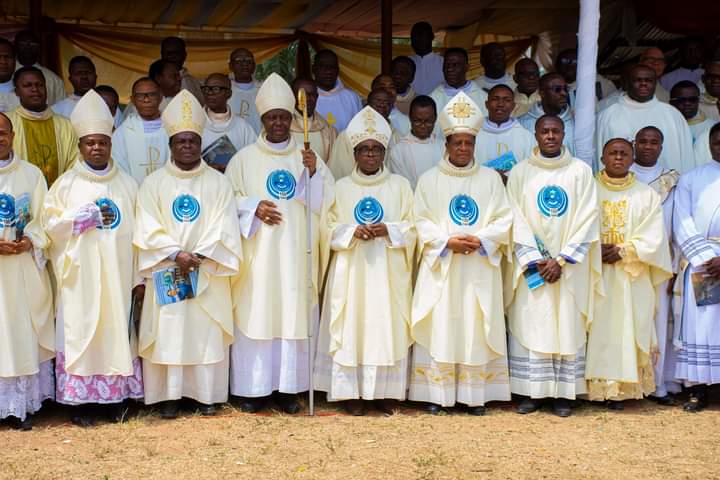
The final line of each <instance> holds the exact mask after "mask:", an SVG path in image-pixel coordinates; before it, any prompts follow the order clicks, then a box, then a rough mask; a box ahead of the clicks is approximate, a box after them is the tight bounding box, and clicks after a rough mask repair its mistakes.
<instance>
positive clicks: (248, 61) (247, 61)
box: [230, 58, 255, 65]
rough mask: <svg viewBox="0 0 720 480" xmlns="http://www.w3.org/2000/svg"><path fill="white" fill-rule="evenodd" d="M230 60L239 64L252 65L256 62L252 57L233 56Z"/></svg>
mask: <svg viewBox="0 0 720 480" xmlns="http://www.w3.org/2000/svg"><path fill="white" fill-rule="evenodd" d="M230 61H231V62H232V63H235V64H237V65H252V64H253V63H255V60H253V59H252V58H233V59H231V60H230Z"/></svg>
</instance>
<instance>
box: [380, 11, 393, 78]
mask: <svg viewBox="0 0 720 480" xmlns="http://www.w3.org/2000/svg"><path fill="white" fill-rule="evenodd" d="M380 4H381V5H380V8H381V10H380V16H381V17H380V18H381V21H380V23H381V32H380V35H381V37H380V38H381V47H380V52H381V54H382V73H384V74H388V75H389V74H390V63H391V62H392V41H393V28H392V25H393V23H392V0H380Z"/></svg>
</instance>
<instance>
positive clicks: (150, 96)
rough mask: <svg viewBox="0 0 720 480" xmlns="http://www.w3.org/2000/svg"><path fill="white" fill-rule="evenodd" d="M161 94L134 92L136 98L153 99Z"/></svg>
mask: <svg viewBox="0 0 720 480" xmlns="http://www.w3.org/2000/svg"><path fill="white" fill-rule="evenodd" d="M159 96H160V92H136V93H133V98H136V99H138V100H152V99H154V98H158V97H159Z"/></svg>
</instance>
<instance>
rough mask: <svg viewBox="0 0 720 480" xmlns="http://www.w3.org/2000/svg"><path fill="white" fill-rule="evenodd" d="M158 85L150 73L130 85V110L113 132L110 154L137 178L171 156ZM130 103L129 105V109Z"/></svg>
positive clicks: (142, 178)
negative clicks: (162, 117)
mask: <svg viewBox="0 0 720 480" xmlns="http://www.w3.org/2000/svg"><path fill="white" fill-rule="evenodd" d="M161 100H162V93H161V92H160V86H159V85H158V84H157V83H156V82H155V81H154V80H152V79H150V78H149V77H143V78H141V79H139V80H137V81H136V82H135V83H134V84H133V87H132V97H131V98H130V101H131V102H132V105H131V106H132V107H133V110H134V111H133V112H132V113H130V114H129V115H128V116H127V117H126V119H125V121H123V123H121V124H120V126H119V127H118V129H117V130H115V133H113V136H112V157H113V159H114V160H115V161H116V162H117V164H118V166H119V167H120V168H122V169H123V170H125V171H126V172H127V173H129V174H130V175H132V177H133V178H134V179H135V180H136V181H137V182H138V183H142V181H143V180H145V177H147V176H148V175H150V174H151V173H152V172H154V171H155V170H157V169H158V168H160V167H161V166H163V165H164V164H165V162H166V161H167V159H168V158H169V156H170V147H169V145H168V136H167V133H165V130H164V129H163V128H162V121H161V120H160V101H161ZM129 109H130V107H128V110H129Z"/></svg>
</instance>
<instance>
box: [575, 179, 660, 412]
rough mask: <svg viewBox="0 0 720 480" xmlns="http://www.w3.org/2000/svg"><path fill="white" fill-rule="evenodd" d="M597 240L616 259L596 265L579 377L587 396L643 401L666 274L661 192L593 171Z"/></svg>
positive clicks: (650, 386) (650, 384)
mask: <svg viewBox="0 0 720 480" xmlns="http://www.w3.org/2000/svg"><path fill="white" fill-rule="evenodd" d="M597 189H598V206H599V208H600V232H601V234H600V235H601V237H600V238H601V243H605V244H613V245H618V246H620V248H621V256H622V257H623V258H622V260H620V261H619V262H617V263H614V264H608V263H605V264H603V269H602V271H603V272H602V273H603V284H604V290H605V295H598V296H596V298H595V307H594V308H595V314H594V316H593V322H592V324H591V325H590V329H589V332H588V342H587V358H586V367H585V377H586V378H587V379H588V397H589V398H590V400H606V399H612V400H624V399H628V398H642V397H643V395H648V394H650V393H652V392H653V391H655V381H654V377H653V364H652V358H651V357H652V353H653V352H654V351H656V350H657V349H658V343H657V334H656V331H655V311H656V306H657V304H658V303H659V299H658V298H657V295H656V290H657V287H658V286H659V285H660V284H662V283H664V282H665V280H667V279H669V278H671V277H672V262H671V259H670V248H669V244H668V240H667V236H666V233H665V224H664V221H663V210H662V203H661V201H660V196H659V195H658V194H657V193H655V191H654V190H653V189H652V188H650V187H649V186H647V185H645V184H643V183H641V182H638V181H636V180H635V174H634V173H630V174H628V176H627V177H625V178H624V179H612V178H609V177H608V176H607V175H605V171H604V170H603V171H602V172H600V174H599V175H598V181H597Z"/></svg>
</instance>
